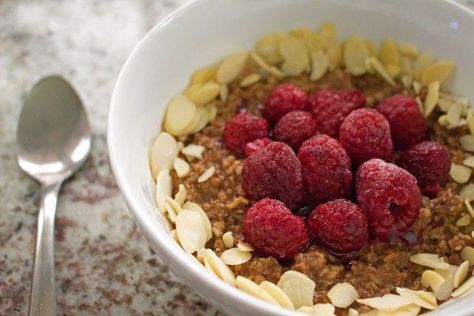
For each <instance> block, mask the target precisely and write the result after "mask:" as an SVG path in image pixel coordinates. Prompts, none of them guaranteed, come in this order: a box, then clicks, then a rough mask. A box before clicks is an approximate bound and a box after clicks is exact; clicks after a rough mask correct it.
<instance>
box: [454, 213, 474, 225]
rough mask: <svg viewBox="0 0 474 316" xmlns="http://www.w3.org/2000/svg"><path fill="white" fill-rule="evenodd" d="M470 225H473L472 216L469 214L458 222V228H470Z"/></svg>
mask: <svg viewBox="0 0 474 316" xmlns="http://www.w3.org/2000/svg"><path fill="white" fill-rule="evenodd" d="M469 224H471V215H469V214H464V215H463V216H461V218H460V219H458V220H457V221H456V226H458V227H464V226H469Z"/></svg>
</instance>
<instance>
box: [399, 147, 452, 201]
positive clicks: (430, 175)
mask: <svg viewBox="0 0 474 316" xmlns="http://www.w3.org/2000/svg"><path fill="white" fill-rule="evenodd" d="M396 163H397V165H399V166H400V167H402V168H404V169H406V170H408V172H410V173H411V174H412V175H414V176H415V178H416V179H417V180H418V185H419V186H420V188H421V191H422V192H423V193H424V194H426V195H427V196H429V197H435V196H436V194H438V192H439V190H440V188H441V186H442V185H444V184H445V183H446V182H447V181H448V179H449V170H450V169H451V159H450V158H449V152H448V149H447V148H446V147H444V146H443V145H441V144H440V143H438V142H430V141H424V142H422V143H419V144H418V145H415V146H412V147H411V148H410V149H407V150H405V151H402V152H401V153H400V156H399V157H398V159H397V161H396Z"/></svg>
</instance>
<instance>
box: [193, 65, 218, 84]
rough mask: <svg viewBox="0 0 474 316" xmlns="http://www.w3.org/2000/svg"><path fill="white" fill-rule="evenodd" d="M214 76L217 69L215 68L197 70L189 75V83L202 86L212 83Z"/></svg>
mask: <svg viewBox="0 0 474 316" xmlns="http://www.w3.org/2000/svg"><path fill="white" fill-rule="evenodd" d="M216 74H217V67H215V66H211V67H206V68H202V69H198V70H196V71H195V72H194V73H193V74H192V75H191V83H192V84H197V83H201V84H202V83H206V82H209V81H212V80H214V79H215V77H216Z"/></svg>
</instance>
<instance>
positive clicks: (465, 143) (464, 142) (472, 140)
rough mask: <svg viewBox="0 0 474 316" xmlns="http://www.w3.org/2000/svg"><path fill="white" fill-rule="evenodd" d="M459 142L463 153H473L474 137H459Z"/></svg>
mask: <svg viewBox="0 0 474 316" xmlns="http://www.w3.org/2000/svg"><path fill="white" fill-rule="evenodd" d="M459 142H460V143H461V146H462V148H463V149H464V150H465V151H470V152H474V135H469V134H467V135H462V136H461V137H459Z"/></svg>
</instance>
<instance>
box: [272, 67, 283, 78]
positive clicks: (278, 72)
mask: <svg viewBox="0 0 474 316" xmlns="http://www.w3.org/2000/svg"><path fill="white" fill-rule="evenodd" d="M268 72H269V73H270V74H271V75H272V76H274V77H275V78H277V79H281V78H284V77H285V74H284V73H283V72H282V71H281V70H280V69H278V68H276V67H274V66H271V67H270V68H269V69H268Z"/></svg>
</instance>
